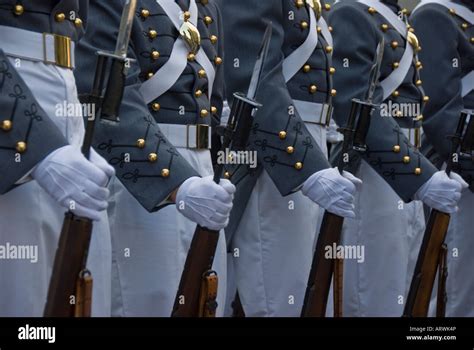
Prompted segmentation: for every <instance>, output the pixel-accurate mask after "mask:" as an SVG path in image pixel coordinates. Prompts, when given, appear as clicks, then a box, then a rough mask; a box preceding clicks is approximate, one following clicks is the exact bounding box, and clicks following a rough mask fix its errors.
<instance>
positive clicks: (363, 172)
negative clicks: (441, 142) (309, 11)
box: [329, 0, 463, 316]
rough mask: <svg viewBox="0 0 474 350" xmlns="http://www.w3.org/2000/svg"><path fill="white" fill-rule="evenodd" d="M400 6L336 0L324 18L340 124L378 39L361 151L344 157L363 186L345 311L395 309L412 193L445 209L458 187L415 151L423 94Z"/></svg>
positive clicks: (414, 231)
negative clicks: (360, 256) (377, 70)
mask: <svg viewBox="0 0 474 350" xmlns="http://www.w3.org/2000/svg"><path fill="white" fill-rule="evenodd" d="M401 11H402V10H401V9H400V7H399V6H398V3H397V1H396V0H384V1H372V0H364V1H341V2H339V3H338V4H336V5H335V8H334V11H333V12H332V13H331V14H330V16H329V22H330V24H331V25H332V26H334V28H335V29H334V31H333V37H334V45H335V51H334V57H333V62H334V63H333V64H334V66H335V68H336V71H337V74H336V75H335V81H334V84H335V87H336V88H337V89H338V95H337V96H336V98H335V100H334V118H335V120H336V122H337V124H339V125H344V124H345V122H346V119H347V117H348V115H349V111H350V106H351V99H352V98H360V99H362V98H364V95H365V93H366V91H367V88H368V79H369V72H370V68H371V67H372V64H373V61H374V57H375V54H376V48H377V45H378V44H379V43H380V42H381V40H382V38H383V39H384V45H385V46H384V55H383V64H382V69H381V77H380V81H379V83H380V86H379V87H378V89H377V91H376V98H375V102H376V103H379V104H381V106H380V108H379V109H376V111H375V112H374V114H373V115H372V118H371V125H370V128H369V131H368V136H367V146H368V149H367V151H366V152H365V153H363V154H362V157H359V158H361V159H357V158H358V156H357V155H352V164H358V166H359V168H358V170H357V172H356V175H357V176H359V177H360V178H361V179H362V180H363V181H364V185H363V187H362V190H361V191H360V192H359V193H358V194H357V196H356V218H355V219H350V220H346V221H345V226H344V231H343V237H344V238H343V243H344V245H351V246H352V245H359V246H363V247H364V253H365V257H364V261H363V262H360V263H359V262H357V260H350V259H347V260H346V261H345V265H344V270H345V273H344V277H345V278H344V315H346V316H400V315H401V314H402V312H403V306H404V305H403V302H404V298H405V296H406V293H407V289H408V285H409V283H410V281H411V277H412V273H413V268H414V261H415V260H416V253H415V250H416V252H417V251H418V250H417V249H418V247H419V243H420V240H421V238H422V236H423V231H424V215H423V207H422V203H421V201H416V200H415V199H420V200H423V201H424V202H425V203H427V204H428V205H429V206H431V207H435V208H438V209H440V210H444V211H446V212H453V211H454V210H455V208H456V201H457V200H458V199H459V197H460V194H459V192H460V191H461V188H462V186H463V184H462V182H463V181H462V179H460V178H459V176H457V175H456V174H453V175H452V177H453V178H454V179H455V180H451V179H450V178H448V177H447V175H446V174H445V173H443V172H437V169H436V168H435V167H434V166H433V165H432V164H431V163H430V162H429V161H428V160H427V159H426V158H425V157H424V156H423V155H422V154H421V153H420V152H419V150H418V146H419V136H420V132H421V131H420V127H421V122H422V114H421V113H422V107H423V106H424V105H425V104H426V103H427V102H428V100H429V97H428V96H426V95H425V94H424V92H423V89H422V87H421V79H420V68H421V62H420V61H419V60H418V58H417V53H418V49H419V47H418V46H419V44H418V42H417V40H416V37H415V36H414V34H413V33H412V30H411V29H410V28H409V27H407V23H406V22H405V21H402V20H401V19H400V17H399V14H400V13H401ZM401 15H403V12H402V13H401ZM403 106H405V109H403V108H401V107H403ZM408 107H409V108H408ZM356 169H357V167H355V170H356ZM381 223H383V226H382V225H381ZM412 247H413V248H412ZM410 254H414V256H410Z"/></svg>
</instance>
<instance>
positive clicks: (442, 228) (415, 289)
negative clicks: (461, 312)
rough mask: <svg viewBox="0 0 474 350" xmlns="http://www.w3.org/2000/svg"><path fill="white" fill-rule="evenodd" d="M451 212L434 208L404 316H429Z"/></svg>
mask: <svg viewBox="0 0 474 350" xmlns="http://www.w3.org/2000/svg"><path fill="white" fill-rule="evenodd" d="M449 220H450V216H449V214H446V213H443V212H440V211H438V210H436V209H433V210H432V211H431V214H430V218H429V220H428V224H427V226H426V230H425V235H424V237H423V241H422V243H421V248H420V252H419V254H418V259H417V261H416V265H415V272H414V273H413V278H412V281H411V285H410V290H409V292H408V296H407V301H406V304H405V309H404V311H403V316H405V317H427V315H428V309H429V306H430V299H431V292H432V290H433V286H434V282H435V278H436V272H437V271H438V264H439V258H440V251H441V247H442V246H443V244H444V239H445V238H446V233H447V231H448V226H449Z"/></svg>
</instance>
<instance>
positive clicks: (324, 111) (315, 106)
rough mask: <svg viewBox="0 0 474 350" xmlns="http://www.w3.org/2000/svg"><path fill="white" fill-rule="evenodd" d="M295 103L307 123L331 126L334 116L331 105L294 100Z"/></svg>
mask: <svg viewBox="0 0 474 350" xmlns="http://www.w3.org/2000/svg"><path fill="white" fill-rule="evenodd" d="M293 103H294V105H295V107H296V110H297V111H298V113H299V114H300V117H301V119H303V121H304V122H305V123H312V124H318V125H323V126H329V123H330V121H331V116H332V106H331V105H329V104H327V103H314V102H307V101H300V100H294V101H293Z"/></svg>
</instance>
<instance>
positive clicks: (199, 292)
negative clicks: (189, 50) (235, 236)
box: [171, 23, 272, 317]
mask: <svg viewBox="0 0 474 350" xmlns="http://www.w3.org/2000/svg"><path fill="white" fill-rule="evenodd" d="M271 35H272V26H271V23H270V24H268V26H267V28H266V30H265V35H264V37H263V41H262V46H261V48H260V51H259V54H258V58H257V61H256V63H255V66H254V70H253V73H252V78H251V81H250V86H249V90H248V93H247V95H246V96H245V95H244V94H242V93H234V100H233V103H232V108H231V112H230V116H229V120H228V122H227V126H226V127H225V129H224V130H223V143H222V150H224V151H225V150H226V149H228V148H229V147H230V146H232V149H234V150H236V149H245V148H246V146H247V140H248V138H249V135H250V130H251V127H252V123H253V115H254V113H255V111H256V109H258V108H259V107H261V105H260V104H259V103H258V102H256V101H255V100H254V98H255V96H256V93H257V89H258V85H259V82H260V78H261V74H262V71H263V67H264V63H265V59H266V56H267V53H268V48H269V45H270V39H271ZM223 169H224V164H218V165H217V167H216V171H215V173H214V182H216V183H219V182H220V178H221V175H222V171H223ZM218 240H219V231H215V230H209V229H207V228H205V227H201V226H199V225H198V226H197V227H196V230H195V232H194V236H193V239H192V241H191V247H190V248H189V252H188V255H187V257H186V262H185V265H184V270H183V273H182V275H181V280H180V283H179V288H178V292H177V294H176V298H175V302H174V307H173V311H172V313H171V317H215V313H216V309H217V302H216V298H217V284H218V282H217V273H216V272H215V271H213V270H212V263H213V261H214V254H215V252H216V248H217V242H218Z"/></svg>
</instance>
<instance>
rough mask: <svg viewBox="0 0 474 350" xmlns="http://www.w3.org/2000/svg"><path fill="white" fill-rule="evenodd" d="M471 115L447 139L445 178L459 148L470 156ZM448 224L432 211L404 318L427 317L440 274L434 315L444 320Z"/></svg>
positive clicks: (467, 113)
mask: <svg viewBox="0 0 474 350" xmlns="http://www.w3.org/2000/svg"><path fill="white" fill-rule="evenodd" d="M473 114H474V111H467V110H464V111H462V112H461V116H460V118H459V122H458V126H457V128H456V132H455V134H454V135H450V136H448V137H449V138H450V139H451V142H452V143H451V155H450V157H449V158H448V161H447V165H446V174H448V175H449V174H450V172H451V171H452V170H453V168H454V167H455V166H456V165H457V163H458V157H459V153H458V152H459V148H460V149H461V152H460V153H461V155H463V154H469V156H471V154H472V149H473V142H474V121H473V120H474V118H473V117H472V115H473ZM469 116H471V118H470V122H469V125H468V127H467V129H466V131H465V125H466V120H467V118H468V117H469ZM463 134H464V137H463ZM449 221H450V215H449V214H447V213H443V212H441V211H439V210H436V209H432V210H431V213H430V217H429V219H428V223H427V224H426V229H425V234H424V236H423V241H422V243H421V247H420V251H419V253H418V258H417V261H416V265H415V271H414V272H413V278H412V280H411V284H410V289H409V291H408V296H407V300H406V304H405V309H404V310H403V316H404V317H427V316H428V309H429V305H430V299H431V293H432V291H433V286H434V282H435V278H436V272H437V270H439V276H438V300H437V311H436V315H437V316H438V317H444V312H445V307H446V301H447V295H446V278H447V275H448V271H447V265H446V260H447V247H446V245H445V244H444V240H445V238H446V234H447V232H448V226H449Z"/></svg>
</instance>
